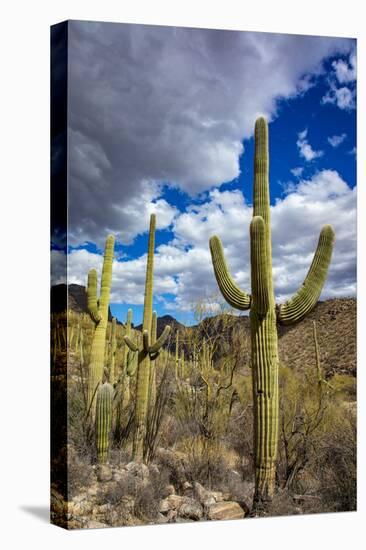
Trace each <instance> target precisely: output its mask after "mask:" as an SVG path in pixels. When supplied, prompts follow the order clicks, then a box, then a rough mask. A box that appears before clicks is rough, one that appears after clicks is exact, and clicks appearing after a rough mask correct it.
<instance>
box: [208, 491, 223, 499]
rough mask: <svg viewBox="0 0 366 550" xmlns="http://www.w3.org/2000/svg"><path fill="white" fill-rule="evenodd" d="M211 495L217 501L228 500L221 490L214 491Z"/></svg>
mask: <svg viewBox="0 0 366 550" xmlns="http://www.w3.org/2000/svg"><path fill="white" fill-rule="evenodd" d="M211 495H212V496H213V498H214V499H215V502H222V501H223V500H226V499H224V495H223V494H222V492H221V491H212V492H211Z"/></svg>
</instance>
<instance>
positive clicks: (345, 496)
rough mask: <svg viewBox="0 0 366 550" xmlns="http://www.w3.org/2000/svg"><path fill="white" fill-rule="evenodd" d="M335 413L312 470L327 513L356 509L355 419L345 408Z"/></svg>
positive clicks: (344, 406)
mask: <svg viewBox="0 0 366 550" xmlns="http://www.w3.org/2000/svg"><path fill="white" fill-rule="evenodd" d="M337 412H338V414H337V413H336V412H334V415H333V417H332V427H331V429H329V431H328V432H327V433H326V434H325V435H324V439H323V441H322V444H321V446H320V452H319V454H318V458H317V461H316V464H315V468H314V469H315V470H316V476H317V477H318V479H319V482H320V488H319V494H320V496H321V498H322V503H323V508H324V509H325V510H327V511H330V512H331V511H334V512H340V511H349V510H356V507H357V454H356V437H357V430H356V417H355V414H354V413H353V412H352V411H351V410H347V407H346V405H343V407H342V406H341V407H339V408H338V411H337Z"/></svg>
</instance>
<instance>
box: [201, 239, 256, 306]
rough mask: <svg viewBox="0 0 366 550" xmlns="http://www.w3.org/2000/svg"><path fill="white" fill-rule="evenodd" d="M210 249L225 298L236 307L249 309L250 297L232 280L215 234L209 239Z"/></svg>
mask: <svg viewBox="0 0 366 550" xmlns="http://www.w3.org/2000/svg"><path fill="white" fill-rule="evenodd" d="M210 250H211V257H212V264H213V268H214V272H215V277H216V281H217V284H218V285H219V288H220V290H221V293H222V295H223V296H224V298H225V300H226V301H227V302H228V303H229V304H230V305H231V306H233V307H235V308H236V309H240V310H242V311H244V310H246V309H249V308H250V302H251V297H250V295H249V294H247V293H246V292H244V291H243V290H241V289H240V288H239V287H238V285H237V284H236V283H235V282H234V280H233V278H232V276H231V274H230V272H229V269H228V267H227V264H226V260H225V256H224V250H223V247H222V244H221V241H220V239H219V237H217V236H216V235H214V236H213V237H211V239H210Z"/></svg>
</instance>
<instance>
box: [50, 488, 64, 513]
mask: <svg viewBox="0 0 366 550" xmlns="http://www.w3.org/2000/svg"><path fill="white" fill-rule="evenodd" d="M51 510H52V512H55V513H56V514H63V513H64V512H65V513H66V512H67V504H66V502H65V501H64V499H63V497H62V495H61V494H60V493H59V492H58V491H56V490H55V489H52V491H51Z"/></svg>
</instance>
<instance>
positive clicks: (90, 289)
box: [87, 269, 102, 323]
mask: <svg viewBox="0 0 366 550" xmlns="http://www.w3.org/2000/svg"><path fill="white" fill-rule="evenodd" d="M97 284H98V274H97V271H96V269H91V270H90V271H89V273H88V285H87V305H88V311H89V314H90V316H91V318H92V319H93V321H94V322H95V323H99V321H101V319H102V316H101V315H100V313H99V308H98V298H97Z"/></svg>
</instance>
